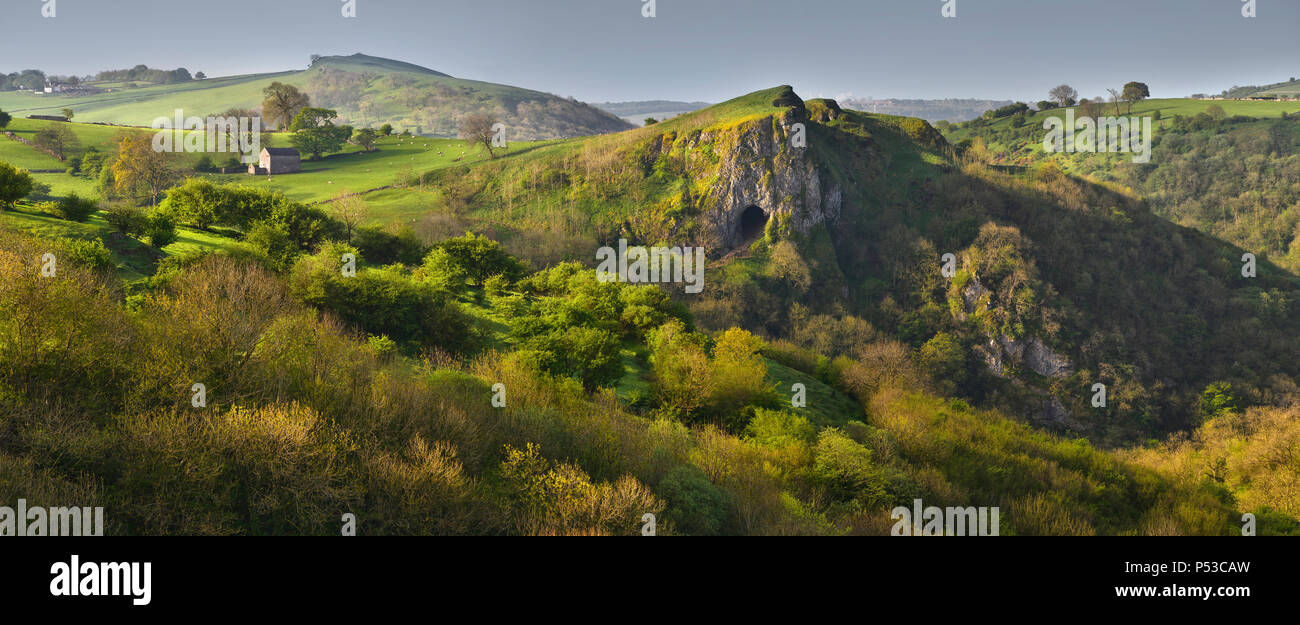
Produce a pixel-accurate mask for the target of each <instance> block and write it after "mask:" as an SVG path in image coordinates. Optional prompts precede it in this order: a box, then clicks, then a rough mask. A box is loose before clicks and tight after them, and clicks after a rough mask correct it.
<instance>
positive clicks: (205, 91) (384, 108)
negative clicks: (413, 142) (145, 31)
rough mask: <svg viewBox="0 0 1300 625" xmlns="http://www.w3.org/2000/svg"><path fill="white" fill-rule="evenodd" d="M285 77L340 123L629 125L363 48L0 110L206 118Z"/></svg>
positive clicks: (558, 130)
mask: <svg viewBox="0 0 1300 625" xmlns="http://www.w3.org/2000/svg"><path fill="white" fill-rule="evenodd" d="M275 81H279V82H283V83H286V84H291V85H294V86H296V87H298V88H299V89H302V90H303V91H304V92H305V93H307V94H308V95H310V96H311V98H312V104H313V106H322V107H326V108H333V109H336V110H338V111H339V114H340V116H341V118H342V123H346V124H351V125H353V126H357V127H362V126H368V127H378V126H380V125H382V124H384V123H390V124H392V125H393V126H395V127H396V128H397V129H398V131H399V132H400V131H401V130H403V129H409V130H411V131H412V132H414V133H416V134H421V135H427V136H439V137H454V136H456V135H457V133H458V124H459V120H460V118H461V117H463V116H464V115H465V114H467V113H471V112H477V111H483V112H488V113H492V114H494V115H496V116H498V118H499V119H501V121H502V122H503V123H505V124H506V125H507V129H508V130H507V135H508V138H509V139H510V140H513V141H525V140H536V139H555V138H561V137H575V136H583V135H593V134H600V133H605V132H613V131H618V130H624V129H626V128H630V127H631V125H630V124H628V123H626V122H624V121H622V120H620V119H618V118H617V117H615V116H614V115H611V114H608V113H605V112H604V111H601V110H599V109H596V108H594V107H591V106H588V105H586V104H583V103H581V102H576V101H573V100H568V99H564V98H560V97H558V96H554V95H551V94H547V93H542V92H539V91H532V90H528V89H521V88H518V87H510V86H506V85H498V84H494V83H487V82H481V81H475V80H465V79H461V78H454V77H451V76H448V75H446V74H443V73H440V72H437V71H434V70H431V69H427V68H423V67H420V66H417V65H413V64H410V63H405V62H401V61H394V60H390V59H381V58H377V57H370V56H366V55H362V54H354V55H352V56H330V57H323V58H320V59H319V60H317V61H316V62H315V63H314V64H313V65H312V66H311V67H310V68H308V69H306V70H303V71H288V72H277V73H272V74H252V75H245V76H231V77H224V78H209V79H205V80H196V81H191V82H184V83H177V84H169V85H154V86H148V87H140V88H135V89H116V90H114V91H112V92H108V93H100V94H94V95H87V96H61V95H57V94H44V95H36V94H31V93H19V92H0V110H5V111H8V112H10V113H11V114H13V115H14V116H15V117H19V116H21V117H26V116H28V115H58V114H59V112H60V111H61V110H62V109H64V108H71V109H73V110H74V111H75V112H76V115H77V120H78V121H86V122H105V123H112V124H123V125H133V126H148V125H149V124H150V123H151V122H152V121H153V120H154V119H155V118H157V117H170V116H172V115H173V112H174V110H175V109H181V110H183V111H185V114H186V115H195V116H200V117H202V116H207V115H211V114H216V113H220V112H222V111H225V110H227V109H230V108H243V109H256V108H259V107H260V106H261V103H262V99H263V98H262V89H264V88H265V87H266V86H267V85H269V84H271V83H272V82H275Z"/></svg>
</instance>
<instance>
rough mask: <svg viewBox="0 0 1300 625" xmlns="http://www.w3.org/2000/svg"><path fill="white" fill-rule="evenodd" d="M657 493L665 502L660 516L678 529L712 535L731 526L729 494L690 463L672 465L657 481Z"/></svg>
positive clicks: (696, 533) (732, 513) (731, 513)
mask: <svg viewBox="0 0 1300 625" xmlns="http://www.w3.org/2000/svg"><path fill="white" fill-rule="evenodd" d="M658 492H659V494H660V496H662V497H663V498H664V501H665V502H666V503H667V508H666V509H665V510H664V516H665V517H666V518H668V519H669V520H671V521H672V523H673V526H674V527H676V528H677V529H678V530H679V531H681V532H684V533H686V534H691V535H696V536H712V535H716V534H721V533H723V531H724V530H726V529H728V528H730V527H731V525H732V522H731V521H732V516H733V515H734V514H735V512H734V510H733V508H732V505H731V495H730V493H728V492H727V491H726V490H723V489H722V488H719V487H718V486H716V485H715V484H713V482H710V481H709V478H708V477H707V476H705V475H704V473H703V472H702V471H700V470H699V469H697V468H695V467H693V466H690V465H680V466H677V467H674V468H673V469H672V470H670V471H669V472H668V474H667V475H665V476H664V479H663V480H661V481H660V482H659V488H658Z"/></svg>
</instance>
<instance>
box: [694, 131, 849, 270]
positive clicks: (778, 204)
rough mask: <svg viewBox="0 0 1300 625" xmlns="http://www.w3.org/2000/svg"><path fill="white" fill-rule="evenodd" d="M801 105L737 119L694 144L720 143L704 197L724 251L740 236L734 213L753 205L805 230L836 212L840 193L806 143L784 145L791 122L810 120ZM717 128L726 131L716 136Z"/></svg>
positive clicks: (836, 215)
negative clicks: (802, 145) (713, 175)
mask: <svg viewBox="0 0 1300 625" xmlns="http://www.w3.org/2000/svg"><path fill="white" fill-rule="evenodd" d="M806 114H807V113H806V110H805V109H804V108H803V107H802V106H799V107H795V108H791V109H787V110H786V111H785V112H784V113H783V114H781V115H778V116H773V117H764V118H760V119H757V120H753V121H750V122H745V123H742V124H741V125H739V126H737V127H735V128H729V129H726V130H722V131H716V132H715V131H706V132H703V133H701V134H700V135H699V137H698V138H697V139H696V140H695V141H694V145H691V146H690V147H691V148H692V149H693V148H694V147H695V146H697V145H703V144H710V143H712V144H715V145H718V146H725V147H726V149H725V150H721V151H720V155H721V162H720V163H719V166H718V172H717V178H716V180H715V181H714V182H713V184H712V185H711V186H710V188H709V191H708V192H707V195H706V196H705V198H704V208H705V215H706V223H707V224H708V227H709V229H710V230H711V231H712V235H713V237H714V240H715V241H717V242H718V243H719V244H721V245H722V247H723V249H726V250H729V249H733V248H735V247H736V246H738V245H740V244H741V243H742V242H743V241H742V237H741V232H740V231H741V228H740V218H741V214H743V213H744V212H745V209H746V208H748V207H750V206H757V207H759V208H760V209H762V210H763V213H764V214H765V215H766V216H767V218H768V220H773V219H779V220H781V222H782V223H785V222H786V220H788V223H789V226H790V228H791V229H793V230H795V231H797V232H800V233H807V232H808V231H809V229H811V228H812V227H813V226H815V225H817V224H820V223H823V222H833V221H835V220H837V219H839V217H840V212H841V210H842V208H843V193H842V190H841V189H840V186H839V185H838V184H835V183H830V182H829V181H830V177H829V175H826V174H824V173H823V172H822V171H821V170H820V169H819V168H818V167H817V165H816V164H815V163H814V159H813V158H812V157H811V156H810V155H809V153H808V152H809V148H796V147H792V146H791V145H790V134H791V131H792V127H793V125H794V124H796V123H803V124H805V125H811V123H812V122H809V121H808V120H807V118H806ZM719 133H727V134H728V135H732V136H724V137H719V136H718V134H719Z"/></svg>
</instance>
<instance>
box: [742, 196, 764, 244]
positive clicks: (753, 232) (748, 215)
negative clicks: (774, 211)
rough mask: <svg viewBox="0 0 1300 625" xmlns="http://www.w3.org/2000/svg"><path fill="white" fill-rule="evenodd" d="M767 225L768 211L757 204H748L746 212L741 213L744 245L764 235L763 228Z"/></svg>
mask: <svg viewBox="0 0 1300 625" xmlns="http://www.w3.org/2000/svg"><path fill="white" fill-rule="evenodd" d="M766 226H767V213H765V212H763V209H761V208H759V207H757V206H752V205H751V206H748V207H746V208H745V212H743V213H741V214H740V232H739V234H740V243H741V244H742V245H744V244H747V243H750V242H752V241H754V240H755V239H757V238H758V237H761V236H763V228H764V227H766Z"/></svg>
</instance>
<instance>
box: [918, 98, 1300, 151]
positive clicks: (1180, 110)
mask: <svg viewBox="0 0 1300 625" xmlns="http://www.w3.org/2000/svg"><path fill="white" fill-rule="evenodd" d="M1215 105H1217V106H1219V107H1220V108H1222V109H1223V112H1225V113H1227V114H1228V115H1229V116H1235V115H1241V116H1245V117H1258V118H1274V119H1276V118H1279V117H1281V116H1282V113H1295V112H1297V111H1300V102H1260V101H1253V100H1192V99H1188V98H1158V99H1153V100H1143V101H1142V102H1138V103H1137V104H1134V105H1133V109H1132V112H1130V111H1129V108H1128V106H1126V105H1124V104H1122V103H1121V104H1120V116H1149V115H1152V114H1154V113H1156V112H1157V111H1159V113H1160V121H1159V126H1162V127H1167V126H1168V125H1169V124H1170V123H1171V121H1172V118H1173V117H1174V116H1175V115H1182V116H1184V117H1188V116H1192V115H1197V114H1199V113H1204V112H1205V111H1206V109H1208V108H1210V107H1211V106H1215ZM1070 108H1071V109H1073V110H1074V114H1075V115H1079V107H1077V106H1076V107H1070ZM1065 110H1066V109H1063V108H1056V109H1048V110H1046V111H1035V112H1032V113H1031V114H1029V115H1026V116H1025V124H1026V125H1030V126H1036V127H1039V128H1041V127H1042V125H1043V120H1045V119H1047V118H1048V117H1061V116H1063V115H1065ZM1103 110H1104V111H1105V112H1104V115H1115V107H1114V105H1113V104H1110V103H1107V104H1106V105H1105V107H1104V108H1103ZM1010 123H1011V118H1010V117H1003V118H1001V119H998V120H996V121H993V122H990V123H989V125H988V126H986V127H984V128H983V129H982V130H984V131H985V132H987V131H988V130H1000V129H1002V128H1005V127H1007V126H1008V125H1009V124H1010ZM975 131H976V129H973V128H970V127H968V126H965V125H963V127H961V128H956V127H955V126H954V127H953V129H952V130H950V131H949V132H945V133H944V134H945V136H946V137H947V138H948V140H949V141H951V142H953V143H956V142H958V141H961V140H962V139H968V138H970V137H971V136H972V135H974V134H975Z"/></svg>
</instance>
